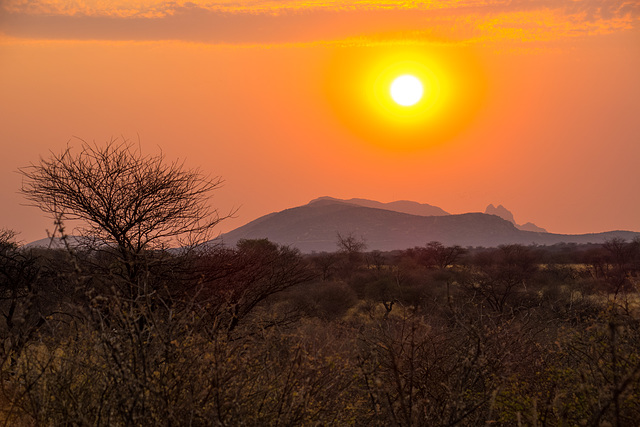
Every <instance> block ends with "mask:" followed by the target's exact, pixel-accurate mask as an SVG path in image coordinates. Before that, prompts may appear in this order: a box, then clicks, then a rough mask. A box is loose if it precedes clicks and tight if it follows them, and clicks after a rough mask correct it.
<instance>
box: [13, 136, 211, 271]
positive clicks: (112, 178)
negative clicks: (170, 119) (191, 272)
mask: <svg viewBox="0 0 640 427" xmlns="http://www.w3.org/2000/svg"><path fill="white" fill-rule="evenodd" d="M20 173H21V174H22V175H23V183H22V192H23V193H24V194H25V196H26V198H27V199H28V200H30V201H31V202H33V204H34V205H35V206H37V207H39V208H40V209H42V210H43V211H44V212H46V213H48V214H51V215H52V216H53V218H54V219H55V220H56V221H64V220H81V222H82V224H83V225H82V226H81V228H80V230H79V231H80V233H81V234H82V235H83V236H84V237H89V238H92V239H93V240H94V241H95V242H99V243H100V244H101V245H104V246H106V247H109V248H113V249H115V250H116V251H117V254H118V256H119V257H120V258H121V260H122V261H123V262H124V264H125V266H126V272H127V275H128V276H129V278H130V279H133V278H134V277H136V275H137V274H138V271H137V270H138V269H137V259H138V257H139V255H141V254H142V253H143V252H144V251H147V250H152V249H158V248H163V247H166V246H167V245H169V244H174V245H176V244H178V245H185V244H193V243H194V242H202V241H204V240H205V239H206V238H208V237H210V232H211V230H212V227H213V226H214V225H216V224H217V223H218V222H219V221H220V220H221V218H220V217H219V215H218V213H217V211H216V210H213V209H211V208H210V207H209V205H208V197H209V194H210V193H211V191H213V190H214V189H216V188H218V187H219V186H220V185H221V183H222V181H221V179H220V178H219V177H214V178H212V177H209V176H205V175H202V174H201V173H200V171H199V170H198V169H186V168H185V167H184V164H183V163H180V162H177V161H174V162H171V163H167V162H166V161H165V157H164V154H162V153H160V154H156V155H144V154H142V153H141V152H140V149H139V147H138V146H136V145H134V144H133V143H131V142H130V141H128V140H120V139H112V140H110V141H109V142H107V143H106V144H104V145H98V144H96V143H93V144H89V143H87V142H85V141H82V143H81V145H80V147H79V150H78V151H74V149H73V148H72V147H71V146H70V145H69V146H67V148H66V149H65V150H64V151H62V152H61V153H60V154H56V153H53V152H52V153H51V155H50V156H49V158H46V159H44V158H41V159H40V161H39V162H38V163H37V164H32V165H30V166H28V167H24V168H21V169H20Z"/></svg>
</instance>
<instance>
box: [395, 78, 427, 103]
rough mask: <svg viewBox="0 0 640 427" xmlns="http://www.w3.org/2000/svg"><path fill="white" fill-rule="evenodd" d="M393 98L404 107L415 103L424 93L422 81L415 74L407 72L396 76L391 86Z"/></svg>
mask: <svg viewBox="0 0 640 427" xmlns="http://www.w3.org/2000/svg"><path fill="white" fill-rule="evenodd" d="M390 92H391V98H393V100H394V101H395V102H396V103H397V104H399V105H402V106H403V107H409V106H411V105H415V104H416V103H417V102H418V101H420V99H422V94H423V93H424V88H423V87H422V82H421V81H420V79H418V78H417V77H415V76H412V75H410V74H405V75H403V76H400V77H398V78H396V79H395V80H394V81H393V83H391V87H390Z"/></svg>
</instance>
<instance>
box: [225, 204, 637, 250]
mask: <svg viewBox="0 0 640 427" xmlns="http://www.w3.org/2000/svg"><path fill="white" fill-rule="evenodd" d="M338 233H340V234H343V235H344V234H352V235H354V236H355V237H357V238H362V239H363V240H364V241H365V243H366V244H367V247H368V250H394V249H406V248H410V247H415V246H423V245H425V244H426V243H428V242H430V241H434V240H435V241H439V242H441V243H443V244H445V245H454V244H455V245H460V246H465V247H466V246H487V247H489V246H498V245H501V244H510V243H519V244H525V245H528V244H541V245H551V244H555V243H561V242H564V243H602V242H604V241H605V240H608V239H611V238H614V237H619V238H624V239H627V240H630V239H633V238H635V237H640V233H636V232H632V231H623V230H616V231H609V232H604V233H588V234H578V235H570V234H553V233H547V232H537V231H526V230H520V229H518V228H517V227H516V225H515V224H513V223H512V222H510V221H507V220H505V219H503V218H500V217H499V216H497V215H489V214H485V213H480V212H475V213H473V212H472V213H464V214H454V215H452V214H449V215H439V216H421V215H413V214H407V213H403V212H397V211H393V210H388V209H379V208H371V207H366V206H361V205H357V204H354V203H350V202H349V201H344V200H340V199H333V198H320V199H314V200H312V201H311V202H310V203H308V204H306V205H302V206H297V207H293V208H289V209H285V210H283V211H280V212H274V213H271V214H269V215H266V216H263V217H260V218H258V219H256V220H254V221H251V222H249V223H247V224H245V225H243V226H241V227H238V228H236V229H235V230H232V231H230V232H228V233H225V234H223V235H221V236H220V237H219V239H217V240H216V241H217V242H218V243H223V244H225V245H235V244H236V243H237V242H238V241H239V240H241V239H259V238H267V239H269V240H271V241H273V242H276V243H279V244H283V245H288V246H292V247H296V248H298V249H300V250H301V251H302V252H307V253H308V252H322V251H327V252H331V251H335V250H336V249H337V245H336V242H337V234H338Z"/></svg>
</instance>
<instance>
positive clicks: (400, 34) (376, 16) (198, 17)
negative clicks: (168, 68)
mask: <svg viewBox="0 0 640 427" xmlns="http://www.w3.org/2000/svg"><path fill="white" fill-rule="evenodd" d="M639 22H640V2H638V1H635V0H634V1H630V0H444V1H428V2H418V1H373V0H368V1H367V0H362V1H327V0H324V1H323V0H308V1H292V0H282V1H262V0H244V1H243V0H238V1H226V0H221V1H216V2H210V1H201V0H195V1H181V0H178V1H169V2H168V1H160V0H142V1H129V0H126V1H125V0H114V1H109V2H105V1H102V0H93V1H91V0H86V1H82V0H76V1H68V0H5V2H4V3H3V8H2V9H1V11H0V31H2V32H3V33H4V34H5V35H7V36H12V37H19V38H38V39H67V40H68V39H73V40H86V39H92V40H96V39H98V40H167V39H172V40H188V41H199V42H206V43H233V44H254V43H264V44H274V43H276V44H277V43H313V42H318V41H335V40H345V39H350V38H362V37H366V38H369V39H371V40H376V39H385V40H389V39H396V40H398V39H402V40H410V41H416V40H418V41H419V40H434V39H435V40H438V39H449V40H458V41H460V40H466V41H472V40H483V41H488V40H494V41H495V40H507V41H508V40H514V41H518V42H523V41H524V42H527V41H541V40H543V41H544V40H557V39H563V38H568V37H576V36H586V35H593V34H604V33H611V32H616V31H622V30H629V29H634V28H637V27H638V24H639Z"/></svg>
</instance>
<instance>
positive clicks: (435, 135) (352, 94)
mask: <svg viewBox="0 0 640 427" xmlns="http://www.w3.org/2000/svg"><path fill="white" fill-rule="evenodd" d="M328 58H329V59H328V61H327V65H326V68H325V73H324V81H323V85H322V89H323V92H324V95H325V97H326V100H327V101H328V103H327V106H328V107H329V108H330V109H331V110H332V113H333V114H334V118H335V119H337V121H336V123H337V124H338V125H340V126H341V128H342V129H343V130H345V131H347V132H349V134H350V136H352V137H354V138H353V139H352V140H349V141H353V143H355V144H359V143H363V144H364V145H363V146H375V147H377V148H381V149H383V150H388V151H395V152H413V151H415V150H423V149H429V150H431V149H439V147H440V146H443V147H444V144H445V143H448V142H456V138H457V136H458V135H459V134H461V133H462V132H465V131H466V130H467V129H468V128H469V127H470V126H471V125H472V123H473V122H474V120H475V118H476V117H477V115H478V113H479V112H480V109H481V107H482V106H483V104H484V101H485V96H486V92H487V88H488V86H487V79H486V75H485V73H484V69H483V67H482V64H481V62H480V61H479V60H478V59H477V58H476V56H475V53H474V52H473V50H472V49H471V48H467V47H465V46H463V47H459V48H458V47H456V48H455V49H452V48H451V47H450V46H448V45H446V46H445V45H439V44H438V45H420V46H398V45H395V44H393V45H388V46H387V45H381V46H378V45H375V46H367V47H362V46H349V47H345V48H341V49H339V50H336V51H334V52H333V53H332V55H331V56H329V57H328Z"/></svg>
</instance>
